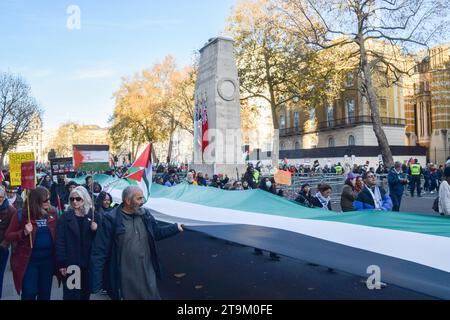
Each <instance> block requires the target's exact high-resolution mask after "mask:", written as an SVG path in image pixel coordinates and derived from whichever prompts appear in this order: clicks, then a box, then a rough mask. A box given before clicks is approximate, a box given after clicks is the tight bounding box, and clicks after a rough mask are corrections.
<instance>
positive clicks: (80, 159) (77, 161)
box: [73, 148, 84, 170]
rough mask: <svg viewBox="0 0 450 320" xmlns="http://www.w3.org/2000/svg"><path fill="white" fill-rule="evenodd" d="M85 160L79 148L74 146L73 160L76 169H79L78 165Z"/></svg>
mask: <svg viewBox="0 0 450 320" xmlns="http://www.w3.org/2000/svg"><path fill="white" fill-rule="evenodd" d="M83 160H84V156H83V154H82V153H81V152H80V151H79V150H78V149H76V148H74V149H73V161H74V164H73V167H74V169H75V170H77V169H78V167H79V166H80V165H81V163H82V162H83Z"/></svg>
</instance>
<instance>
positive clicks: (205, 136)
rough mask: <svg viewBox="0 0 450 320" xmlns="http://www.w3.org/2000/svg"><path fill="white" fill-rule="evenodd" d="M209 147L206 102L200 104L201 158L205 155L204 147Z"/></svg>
mask: <svg viewBox="0 0 450 320" xmlns="http://www.w3.org/2000/svg"><path fill="white" fill-rule="evenodd" d="M208 145H209V139H208V108H207V106H206V100H204V101H203V103H202V156H203V154H204V153H205V149H206V147H208Z"/></svg>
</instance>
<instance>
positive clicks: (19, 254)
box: [5, 208, 58, 295]
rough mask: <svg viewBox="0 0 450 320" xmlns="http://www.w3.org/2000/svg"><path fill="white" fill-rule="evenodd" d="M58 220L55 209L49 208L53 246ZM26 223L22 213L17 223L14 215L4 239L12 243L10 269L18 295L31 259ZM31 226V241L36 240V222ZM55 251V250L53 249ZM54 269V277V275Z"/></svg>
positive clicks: (24, 215) (49, 225) (24, 214)
mask: <svg viewBox="0 0 450 320" xmlns="http://www.w3.org/2000/svg"><path fill="white" fill-rule="evenodd" d="M57 219H58V213H57V211H56V209H55V208H51V209H50V211H49V217H48V220H47V226H48V229H49V230H50V233H51V235H52V238H53V246H55V244H56V221H57ZM27 223H28V217H27V216H26V213H25V212H23V214H22V218H21V222H20V223H19V219H18V214H17V213H16V214H15V215H14V216H13V218H12V220H11V224H10V225H9V228H8V230H7V231H6V236H5V239H6V241H8V242H13V247H14V250H13V253H12V255H11V268H12V272H13V278H14V286H15V288H16V291H17V294H19V295H20V292H21V291H22V282H23V278H24V276H25V272H26V271H27V268H28V262H29V261H30V257H31V252H32V249H31V246H30V236H25V234H24V230H25V225H26V224H27ZM31 223H32V224H33V231H32V233H31V234H32V239H33V241H34V239H36V231H37V228H38V227H37V224H36V221H32V222H31ZM53 251H55V249H53ZM56 274H57V273H56V267H55V275H56Z"/></svg>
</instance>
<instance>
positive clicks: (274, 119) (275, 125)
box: [265, 56, 280, 168]
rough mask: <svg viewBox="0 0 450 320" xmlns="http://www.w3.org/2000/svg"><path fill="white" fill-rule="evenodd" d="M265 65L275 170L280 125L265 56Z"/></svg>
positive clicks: (278, 155)
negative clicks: (272, 130)
mask: <svg viewBox="0 0 450 320" xmlns="http://www.w3.org/2000/svg"><path fill="white" fill-rule="evenodd" d="M265 64H266V79H267V84H268V87H269V94H270V109H271V111H272V122H273V129H274V132H273V148H272V165H273V167H275V168H278V161H279V158H280V130H279V128H280V125H279V123H278V115H277V104H276V98H275V90H274V86H273V83H272V76H271V74H270V64H269V58H268V57H267V56H265Z"/></svg>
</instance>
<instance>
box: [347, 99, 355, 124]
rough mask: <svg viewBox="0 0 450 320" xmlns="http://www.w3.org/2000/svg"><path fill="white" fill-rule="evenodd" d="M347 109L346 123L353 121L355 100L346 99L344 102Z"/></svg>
mask: <svg viewBox="0 0 450 320" xmlns="http://www.w3.org/2000/svg"><path fill="white" fill-rule="evenodd" d="M346 110H347V123H348V124H352V123H355V100H347V102H346Z"/></svg>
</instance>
